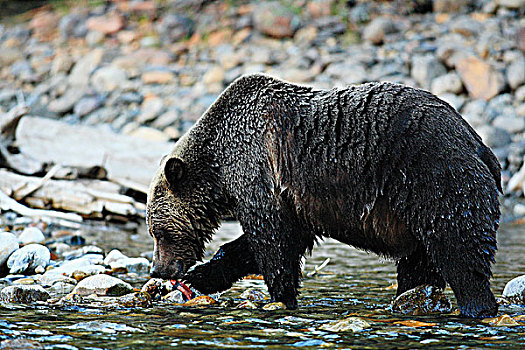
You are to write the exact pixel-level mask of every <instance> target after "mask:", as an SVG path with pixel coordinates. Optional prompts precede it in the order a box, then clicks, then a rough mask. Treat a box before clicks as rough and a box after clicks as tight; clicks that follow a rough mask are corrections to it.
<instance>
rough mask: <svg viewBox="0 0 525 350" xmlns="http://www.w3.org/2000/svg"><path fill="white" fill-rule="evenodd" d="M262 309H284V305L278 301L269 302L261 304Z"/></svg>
mask: <svg viewBox="0 0 525 350" xmlns="http://www.w3.org/2000/svg"><path fill="white" fill-rule="evenodd" d="M263 310H266V311H274V310H286V305H284V304H283V303H281V302H280V301H279V302H276V303H269V304H266V305H264V306H263Z"/></svg>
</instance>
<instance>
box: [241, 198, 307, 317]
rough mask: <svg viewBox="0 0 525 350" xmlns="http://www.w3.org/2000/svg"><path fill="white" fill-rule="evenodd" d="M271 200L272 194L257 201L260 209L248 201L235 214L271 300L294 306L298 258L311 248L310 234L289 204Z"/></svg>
mask: <svg viewBox="0 0 525 350" xmlns="http://www.w3.org/2000/svg"><path fill="white" fill-rule="evenodd" d="M265 195H266V194H265V193H263V194H260V196H265ZM272 200H273V201H275V200H276V198H275V196H273V198H272V197H270V198H266V202H263V201H262V200H261V201H260V203H264V204H265V206H264V207H263V208H253V207H252V205H253V204H252V203H249V204H248V205H247V207H245V208H241V209H240V211H239V213H238V215H237V217H238V219H239V221H240V222H241V225H242V227H243V230H244V232H245V234H248V235H250V236H251V242H252V247H256V249H254V251H253V253H254V255H255V260H256V262H257V264H258V266H259V272H260V273H261V274H262V275H263V276H264V281H265V283H266V286H267V287H268V291H269V292H270V296H271V298H272V300H273V301H280V302H283V303H284V304H285V305H286V307H287V308H289V309H295V308H297V295H298V288H299V276H300V274H301V259H302V257H303V256H304V254H305V252H306V250H307V249H311V248H312V247H313V244H314V236H312V235H311V234H310V233H309V231H308V230H304V229H303V226H302V225H301V224H300V223H299V222H298V219H297V213H296V212H295V211H294V210H293V209H292V208H291V205H288V204H286V203H282V202H281V203H275V202H272Z"/></svg>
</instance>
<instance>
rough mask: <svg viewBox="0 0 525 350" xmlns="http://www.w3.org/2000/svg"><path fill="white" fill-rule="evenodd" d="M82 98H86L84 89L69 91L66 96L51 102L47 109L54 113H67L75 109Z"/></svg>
mask: <svg viewBox="0 0 525 350" xmlns="http://www.w3.org/2000/svg"><path fill="white" fill-rule="evenodd" d="M82 96H84V90H83V89H76V88H75V89H68V90H67V91H66V92H65V94H64V95H62V96H61V97H59V98H57V99H56V100H53V101H51V102H50V103H49V105H48V107H47V108H48V109H49V110H50V111H51V112H53V113H58V114H63V113H67V112H69V111H71V110H72V109H73V107H74V106H75V104H76V103H77V102H78V101H80V99H81V98H82Z"/></svg>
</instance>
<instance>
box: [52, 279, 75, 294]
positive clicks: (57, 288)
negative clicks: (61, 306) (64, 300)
mask: <svg viewBox="0 0 525 350" xmlns="http://www.w3.org/2000/svg"><path fill="white" fill-rule="evenodd" d="M69 282H70V281H69V280H61V281H56V282H55V283H53V284H52V285H51V287H49V288H47V291H48V292H51V293H54V294H60V295H65V294H69V293H71V292H72V291H73V289H75V284H73V283H69Z"/></svg>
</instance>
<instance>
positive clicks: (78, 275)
mask: <svg viewBox="0 0 525 350" xmlns="http://www.w3.org/2000/svg"><path fill="white" fill-rule="evenodd" d="M104 272H106V268H105V267H104V266H101V265H86V266H81V267H78V268H77V269H75V270H74V271H73V272H71V273H70V274H68V276H70V277H72V278H73V279H75V280H77V281H81V280H83V279H84V278H86V277H88V276H93V275H98V274H101V273H104Z"/></svg>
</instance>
